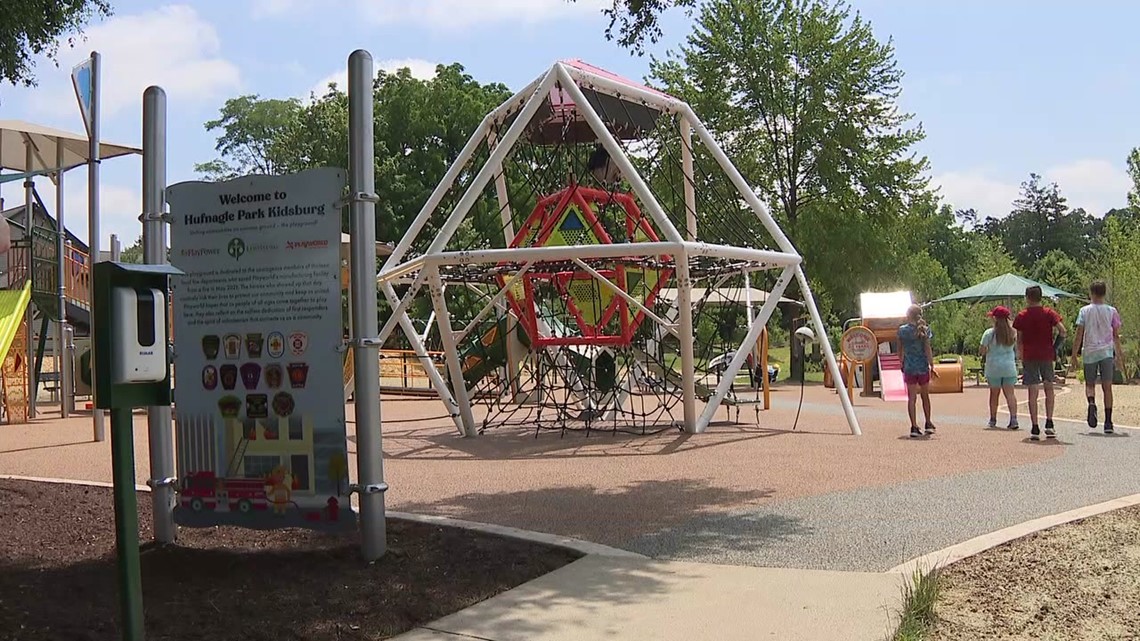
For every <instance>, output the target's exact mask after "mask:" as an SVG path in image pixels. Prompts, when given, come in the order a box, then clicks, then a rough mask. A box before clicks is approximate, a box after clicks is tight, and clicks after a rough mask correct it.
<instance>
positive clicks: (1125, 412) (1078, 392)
mask: <svg viewBox="0 0 1140 641" xmlns="http://www.w3.org/2000/svg"><path fill="white" fill-rule="evenodd" d="M1068 389H1069V390H1070V392H1069V393H1068V394H1061V395H1059V396H1058V397H1057V403H1056V405H1055V406H1054V408H1053V415H1054V416H1056V417H1060V418H1067V419H1071V420H1075V421H1080V422H1081V423H1084V422H1085V420H1086V419H1087V416H1086V412H1087V411H1088V400H1086V398H1085V388H1084V385H1083V384H1077V385H1070V386H1069V388H1068ZM1020 396H1021V397H1022V398H1024V394H1022V395H1020ZM1112 398H1113V401H1112V405H1113V408H1112V421H1113V422H1114V423H1116V424H1117V425H1129V426H1133V427H1140V385H1114V386H1113V388H1112ZM1096 405H1097V410H1099V418H1100V420H1101V421H1103V420H1104V397H1103V396H1101V391H1100V389H1099V388H1098V389H1097V391H1096Z"/></svg>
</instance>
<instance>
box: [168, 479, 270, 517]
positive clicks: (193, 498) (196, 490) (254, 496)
mask: <svg viewBox="0 0 1140 641" xmlns="http://www.w3.org/2000/svg"><path fill="white" fill-rule="evenodd" d="M266 486H267V482H266V479H262V478H250V479H246V478H218V477H217V475H216V474H214V473H213V472H193V473H191V474H189V475H188V476H187V477H186V478H185V479H183V481H182V491H181V492H179V499H180V501H181V504H182V507H184V508H189V509H190V510H192V511H194V512H201V511H203V510H222V511H226V510H228V511H232V512H241V513H243V514H248V513H249V512H253V511H254V510H267V509H269V497H268V496H266V494H265V490H266Z"/></svg>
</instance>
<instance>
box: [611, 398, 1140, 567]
mask: <svg viewBox="0 0 1140 641" xmlns="http://www.w3.org/2000/svg"><path fill="white" fill-rule="evenodd" d="M814 409H815V411H817V412H822V411H826V410H825V409H824V408H814ZM873 411H874V410H861V415H867V414H870V413H871V412H873ZM880 411H889V410H880ZM939 423H940V425H941V426H942V430H943V431H944V432H949V431H950V430H953V431H954V432H955V433H956V434H955V435H954V436H955V437H961V436H963V434H962V433H963V432H966V433H967V434H968V432H976V433H990V432H992V431H991V430H985V429H984V428H982V427H981V423H980V422H979V421H977V420H976V419H975V420H974V421H973V424H972V425H971V424H969V422H968V418H966V417H954V416H945V417H943V419H942V420H940V421H939ZM998 431H999V432H1004V433H1003V434H1000V436H1001V437H1004V438H1006V439H1008V440H1009V441H1010V442H1011V443H1016V444H1018V445H1019V446H1020V447H1025V448H1044V449H1046V450H1049V451H1052V452H1056V453H1058V455H1057V456H1054V457H1050V458H1048V459H1046V460H1042V461H1038V462H1033V463H1028V464H1023V465H1019V466H1015V467H1009V468H1003V469H996V470H985V471H977V472H967V473H963V474H956V475H947V476H940V477H938V478H932V479H923V480H918V481H906V482H901V483H896V484H892V485H886V486H878V487H864V488H857V489H853V490H848V491H841V492H831V493H827V494H822V495H816V496H808V497H803V498H795V499H790V500H786V501H776V502H771V503H767V504H764V505H761V506H757V507H755V508H747V509H741V510H735V511H733V512H732V513H729V514H721V515H706V516H698V517H696V518H693V519H691V520H689V521H687V522H686V523H684V524H681V525H679V526H676V527H672V528H669V529H665V530H662V531H660V532H656V533H653V534H650V535H647V536H643V537H639V538H637V539H635V540H632V541H628V542H626V543H624V544H623V545H621V546H620V547H622V548H625V549H628V550H632V551H635V552H639V553H641V554H644V555H646V556H650V557H654V558H666V559H684V560H687V561H698V562H705V563H722V564H733V565H756V566H773V567H796V568H813V569H827V570H853V571H867V572H877V571H885V570H887V569H889V568H892V567H895V566H896V565H898V564H900V563H903V562H905V561H907V560H908V559H912V558H914V557H917V556H921V555H924V554H927V553H929V552H933V551H935V550H939V549H942V548H944V547H947V546H950V545H953V544H955V543H959V542H961V541H965V540H967V539H970V538H973V537H975V536H979V535H981V534H985V533H988V532H993V531H995V530H999V529H1002V528H1005V527H1009V526H1011V525H1015V524H1018V523H1021V522H1024V521H1028V520H1031V519H1036V518H1040V517H1043V516H1047V515H1051V514H1056V513H1058V512H1064V511H1067V510H1072V509H1075V508H1078V507H1082V506H1086V505H1090V504H1094V503H1100V502H1102V501H1108V500H1111V499H1116V498H1119V497H1122V496H1127V495H1131V494H1136V493H1140V474H1137V473H1136V465H1137V461H1140V434H1136V435H1133V432H1131V431H1120V432H1118V433H1117V434H1116V435H1114V436H1105V435H1104V434H1103V433H1101V432H1099V431H1091V430H1089V428H1088V427H1087V426H1086V425H1084V424H1081V423H1077V422H1074V421H1057V439H1056V440H1042V441H1037V442H1034V441H1030V440H1029V433H1028V432H1029V431H1028V429H1027V428H1022V429H1021V430H1019V431H1008V430H1004V429H1002V430H998ZM942 436H943V435H939V437H942ZM912 444H913V445H914V447H916V448H921V447H927V446H931V445H934V444H933V443H928V442H923V441H921V440H920V441H918V442H914V443H912Z"/></svg>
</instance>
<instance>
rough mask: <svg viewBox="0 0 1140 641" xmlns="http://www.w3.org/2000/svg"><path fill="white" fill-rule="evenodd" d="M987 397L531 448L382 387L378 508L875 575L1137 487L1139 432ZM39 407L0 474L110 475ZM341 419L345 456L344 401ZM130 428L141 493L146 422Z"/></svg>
mask: <svg viewBox="0 0 1140 641" xmlns="http://www.w3.org/2000/svg"><path fill="white" fill-rule="evenodd" d="M1075 391H1076V393H1078V394H1079V393H1080V390H1075ZM1019 397H1020V398H1021V399H1024V397H1025V393H1024V391H1023V390H1019ZM985 398H986V390H985V389H984V388H974V387H967V388H966V390H965V392H964V393H961V394H947V395H937V396H934V397H933V402H934V411H935V423H936V424H937V425H938V428H939V429H938V433H937V434H936V435H935V436H934V437H933V438H930V439H926V438H923V439H910V438H908V437H907V428H908V421H907V419H906V418H905V412H906V407H905V404H899V403H885V402H883V401H881V400H879V399H877V398H859V397H856V399H855V404H856V411H857V413H858V416H859V418H860V421H861V423H862V428H863V435H862V436H861V437H854V436H851V435H850V434H849V433H848V430H847V426H846V423H845V421H844V420H843V414H842V411H841V408H840V405H839V402H838V399H837V398H836V397H835V395H834V393H833V392H832V391H830V390H826V389H824V388H822V387H820V386H808V387H807V389H806V392H805V396H804V404H803V409H802V412H801V414H800V417H799V421H798V425H796V429H795V430H794V431H793V430H792V426H793V422H794V421H795V416H796V406H797V402H798V400H799V388H798V387H797V386H783V387H777V388H776V389H775V391H774V392H773V405H774V407H773V409H771V410H769V411H764V412H760V413H759V416H758V417H757V416H756V414H755V413H754V412H753V411H752V409H751V408H750V407H744V408H743V409H742V411H741V413H740V418H739V421H740V423H739V424H730V423H727V422H725V420H724V419H725V418H726V416H727V411H730V410H726V409H725V408H722V409H721V410H719V412H718V415H717V420H718V421H719V422H718V423H717V424H716V425H714V427H712V428H711V429H710V430H709V432H707V433H705V434H699V435H690V434H684V433H681V432H679V431H673V430H668V431H664V432H661V433H658V434H656V435H647V436H642V435H630V434H624V433H616V434H614V433H610V432H606V431H594V432H591V433H590V434H589V435H588V436H587V434H586V433H584V432H567V433H566V434H564V435H562V434H560V433H558V432H546V431H543V432H541V433H539V434H538V436H537V438H536V436H535V430H534V429H533V428H528V429H526V428H517V427H510V428H500V429H497V430H489V431H488V432H487V433H486V434H484V435H482V436H480V437H477V438H470V439H463V438H460V437H459V436H458V435H457V433H456V430H455V427H454V424H453V423H452V422H451V420H450V419H449V418H448V417H447V416H446V415H445V413H444V407H443V405H442V403H440V402H439V401H438V400H437V399H435V398H422V397H420V398H415V397H398V396H390V395H386V396H385V397H384V399H383V403H382V418H383V422H384V423H383V430H384V435H383V447H384V454H385V460H384V468H385V475H386V480H387V482H388V484H389V485H390V490H389V491H388V493H387V506H388V508H389V509H392V510H400V511H404V512H415V513H424V514H436V515H442V516H450V517H455V518H461V519H464V520H470V521H481V522H487V523H495V524H500V525H507V526H512V527H517V528H523V529H528V530H536V531H541V532H548V533H553V534H559V535H564V536H572V537H576V538H580V539H585V540H588V541H593V542H597V543H603V544H607V545H612V546H616V547H620V548H624V549H628V550H632V551H635V552H640V553H642V554H646V555H649V556H654V557H659V558H666V559H677V560H687V561H701V562H711V563H722V564H735V565H758V566H777V567H803V568H820V569H836V570H870V571H879V570H885V569H888V568H890V567H893V566H895V565H897V564H899V563H902V562H904V561H906V560H908V559H910V558H913V557H916V556H920V555H922V554H924V553H927V552H931V551H934V550H937V549H940V548H942V547H945V546H947V545H951V544H954V543H958V542H960V541H963V540H966V539H968V538H971V537H973V536H977V535H979V534H984V533H987V532H991V531H993V530H996V529H999V528H1002V527H1006V526H1008V525H1012V524H1015V523H1019V522H1022V521H1025V520H1027V519H1030V518H1035V517H1038V516H1044V515H1048V514H1053V513H1056V512H1060V511H1063V510H1067V509H1072V508H1075V507H1079V506H1083V505H1087V504H1090V503H1096V502H1099V501H1103V500H1108V499H1111V498H1116V497H1119V496H1123V495H1127V494H1131V493H1136V492H1140V477H1137V475H1135V474H1134V473H1133V472H1134V462H1135V460H1137V456H1138V455H1140V452H1138V450H1140V438H1133V437H1132V436H1131V434H1132V431H1131V430H1120V435H1118V436H1116V437H1104V436H1102V435H1099V434H1092V433H1090V431H1089V429H1088V427H1087V426H1085V425H1083V424H1081V423H1075V422H1064V421H1061V422H1058V436H1059V438H1058V439H1056V440H1054V441H1041V442H1039V443H1032V442H1030V441H1029V440H1028V433H1027V430H1026V429H1024V428H1023V429H1022V430H1021V431H1018V432H1010V431H1008V430H1004V429H997V430H987V429H985V419H986V417H987V414H988V412H987V410H986V401H985ZM1058 405H1059V406H1060V403H1058ZM1022 410H1023V412H1022V424H1023V425H1027V423H1028V420H1027V418H1026V417H1025V415H1024V407H1023V408H1022ZM731 411H732V412H733V414H734V415H735V409H732V410H731ZM41 414H42V415H43V416H45V418H41V419H40V420H37V422H36V423H33V424H31V425H26V426H4V427H0V474H11V475H25V476H38V477H59V478H74V479H90V480H100V481H103V480H108V479H109V478H110V455H109V446H108V444H107V443H106V442H104V443H92V442H90V441H91V421H90V418H89V417H78V418H72V419H69V420H67V421H60V420H59V419H58V418H56V420H54V421H52V420H50V419H48V418H46V416H47V415H46V414H44V413H41ZM348 417H349V432H350V444H349V451H350V453H352V454H353V455H355V449H356V448H355V442H354V441H355V439H354V437H353V436H352V434H353V433H354V426H353V424H352V420H353V419H352V417H353V408H352V407H351V405H350V406H349V407H348ZM757 418H758V423H757ZM1118 421H1120V419H1119V418H1118ZM135 425H136V429H135V435H136V441H135V450H136V457H137V461H138V463H139V466H138V470H137V474H136V476H137V478H138V479H139V482H140V483H141V482H144V480H145V479H146V476H147V473H146V469H145V468H146V463H145V462H146V452H147V444H146V438H145V434H146V431H145V415H143V414H141V413H139V414H137V415H136V421H135ZM350 469H351V470H352V472H353V473H354V472H355V461H350Z"/></svg>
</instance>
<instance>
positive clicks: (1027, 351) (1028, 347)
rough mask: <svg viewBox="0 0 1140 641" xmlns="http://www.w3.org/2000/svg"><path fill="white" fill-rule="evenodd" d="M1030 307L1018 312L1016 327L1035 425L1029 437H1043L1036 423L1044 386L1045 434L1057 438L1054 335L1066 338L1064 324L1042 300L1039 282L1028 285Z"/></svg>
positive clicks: (1018, 350) (1028, 303)
mask: <svg viewBox="0 0 1140 641" xmlns="http://www.w3.org/2000/svg"><path fill="white" fill-rule="evenodd" d="M1025 303H1026V305H1027V307H1026V308H1025V309H1023V310H1021V311H1020V312H1018V314H1017V318H1016V319H1014V321H1013V328H1014V329H1016V330H1017V352H1018V355H1019V356H1020V357H1021V366H1022V370H1023V372H1024V380H1025V384H1026V385H1027V386H1028V387H1029V420H1030V422H1031V423H1032V424H1033V428H1032V429H1031V430H1030V431H1029V438H1031V439H1033V440H1034V441H1037V440H1040V439H1041V428H1040V427H1039V426H1038V423H1037V388H1038V387H1039V386H1041V385H1042V384H1044V386H1045V438H1054V437H1055V436H1056V434H1055V432H1054V431H1053V404H1054V402H1055V400H1056V393H1055V392H1054V391H1053V361H1054V360H1055V359H1056V356H1057V353H1056V348H1055V347H1054V335H1053V332H1054V330H1056V332H1057V337H1059V338H1061V339H1064V338H1065V325H1064V322H1063V321H1062V320H1061V315H1060V314H1058V313H1057V312H1056V311H1055V310H1053V308H1051V307H1045V306H1043V305H1042V304H1041V288H1040V287H1039V286H1037V285H1034V286H1032V287H1027V288H1025Z"/></svg>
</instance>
